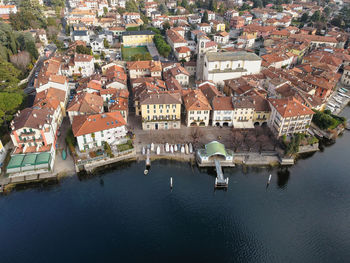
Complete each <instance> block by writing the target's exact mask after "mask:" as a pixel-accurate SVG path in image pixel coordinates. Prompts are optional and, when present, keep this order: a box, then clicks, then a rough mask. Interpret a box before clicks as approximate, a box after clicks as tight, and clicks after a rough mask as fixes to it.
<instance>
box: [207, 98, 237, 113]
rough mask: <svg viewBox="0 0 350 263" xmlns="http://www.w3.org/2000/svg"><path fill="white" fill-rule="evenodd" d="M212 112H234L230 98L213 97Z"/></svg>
mask: <svg viewBox="0 0 350 263" xmlns="http://www.w3.org/2000/svg"><path fill="white" fill-rule="evenodd" d="M212 106H213V110H225V111H230V110H232V111H233V110H234V108H233V104H232V97H214V98H213V101H212Z"/></svg>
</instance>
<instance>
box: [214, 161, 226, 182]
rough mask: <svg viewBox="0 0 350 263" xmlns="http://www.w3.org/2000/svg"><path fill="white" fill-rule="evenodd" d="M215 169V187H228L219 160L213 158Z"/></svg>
mask: <svg viewBox="0 0 350 263" xmlns="http://www.w3.org/2000/svg"><path fill="white" fill-rule="evenodd" d="M215 169H216V179H215V188H227V187H228V178H226V179H225V178H224V173H223V172H222V168H221V165H220V161H219V160H215Z"/></svg>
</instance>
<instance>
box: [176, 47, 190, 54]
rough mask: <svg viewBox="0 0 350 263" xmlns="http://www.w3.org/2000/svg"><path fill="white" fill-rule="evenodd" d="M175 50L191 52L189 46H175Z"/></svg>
mask: <svg viewBox="0 0 350 263" xmlns="http://www.w3.org/2000/svg"><path fill="white" fill-rule="evenodd" d="M175 50H176V52H177V53H188V52H191V50H190V48H189V47H178V48H175Z"/></svg>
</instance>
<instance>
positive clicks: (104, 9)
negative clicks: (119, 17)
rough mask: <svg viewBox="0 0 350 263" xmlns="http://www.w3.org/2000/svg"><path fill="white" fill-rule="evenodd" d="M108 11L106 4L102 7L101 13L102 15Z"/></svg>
mask: <svg viewBox="0 0 350 263" xmlns="http://www.w3.org/2000/svg"><path fill="white" fill-rule="evenodd" d="M107 13H108V8H107V7H106V6H104V7H103V14H104V15H107Z"/></svg>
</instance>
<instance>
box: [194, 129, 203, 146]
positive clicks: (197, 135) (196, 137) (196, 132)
mask: <svg viewBox="0 0 350 263" xmlns="http://www.w3.org/2000/svg"><path fill="white" fill-rule="evenodd" d="M200 137H202V131H201V130H200V129H199V128H194V129H192V130H191V138H192V143H193V145H197V143H198V142H199V138H200Z"/></svg>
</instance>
